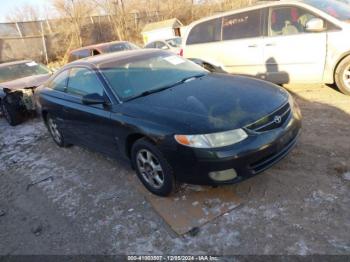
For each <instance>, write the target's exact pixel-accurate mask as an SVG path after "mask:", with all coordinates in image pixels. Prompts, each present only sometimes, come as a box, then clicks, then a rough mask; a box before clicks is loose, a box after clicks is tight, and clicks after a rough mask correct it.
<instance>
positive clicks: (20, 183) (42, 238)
mask: <svg viewBox="0 0 350 262" xmlns="http://www.w3.org/2000/svg"><path fill="white" fill-rule="evenodd" d="M287 89H288V90H289V91H291V92H292V93H293V94H294V95H295V97H296V99H297V101H298V102H299V105H300V106H301V109H302V113H303V117H304V119H303V130H302V134H301V137H300V140H299V142H298V144H297V146H296V148H295V149H294V150H293V151H292V152H291V154H290V155H289V156H288V157H287V158H286V159H284V160H283V161H282V162H280V163H279V164H277V165H276V166H274V167H273V168H271V169H270V170H268V171H266V172H264V173H263V174H261V175H259V176H257V177H254V178H252V179H250V180H248V181H245V182H243V183H241V184H238V185H236V190H237V192H238V195H239V197H240V198H241V200H242V204H241V205H240V206H239V207H238V208H235V209H234V210H233V211H232V212H230V213H227V214H225V215H223V216H221V217H219V218H217V219H215V220H214V221H212V222H211V223H208V224H206V225H205V226H203V227H201V228H200V231H199V233H198V234H196V235H194V236H193V235H190V234H187V235H184V236H181V237H179V236H177V235H175V234H174V233H173V232H172V231H171V230H170V229H169V227H168V226H167V225H165V223H164V222H163V220H162V219H161V218H160V217H159V216H158V214H157V213H156V212H155V211H154V210H153V208H152V207H151V206H150V204H149V203H148V202H147V201H146V200H145V198H144V197H143V196H142V194H140V193H139V191H138V190H137V189H135V188H134V187H133V186H132V185H130V182H129V181H130V180H129V179H128V177H129V176H133V175H134V173H133V171H132V170H131V169H130V168H129V166H128V164H127V163H124V162H118V161H115V160H111V159H107V158H106V157H104V156H102V155H99V154H96V153H93V152H90V151H87V150H85V149H82V148H79V147H72V148H68V149H59V148H57V147H56V146H55V145H54V143H53V141H52V140H51V138H50V137H49V135H48V133H47V131H46V129H45V127H44V126H43V124H42V123H41V122H40V120H39V119H34V120H29V121H27V122H25V123H24V124H22V125H20V126H17V127H14V128H13V127H9V126H8V125H7V124H6V123H5V121H4V119H2V118H0V254H1V255H6V254H177V255H178V254H207V253H209V254H211V255H215V254H216V255H219V254H303V255H305V254H348V255H349V254H350V208H349V207H350V159H349V156H350V124H349V123H350V97H346V96H344V95H342V94H340V93H339V92H338V91H336V90H335V89H332V88H330V87H327V86H320V85H310V86H290V87H287ZM43 179H44V180H43ZM41 180H43V181H41ZM40 181H41V182H40Z"/></svg>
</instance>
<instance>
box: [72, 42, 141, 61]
mask: <svg viewBox="0 0 350 262" xmlns="http://www.w3.org/2000/svg"><path fill="white" fill-rule="evenodd" d="M134 49H140V48H139V47H138V46H136V45H135V44H133V43H130V42H127V41H114V42H108V43H101V44H96V45H89V46H84V47H81V48H78V49H74V50H71V51H69V53H68V62H73V61H75V60H78V59H82V58H86V57H89V56H95V55H100V54H106V53H113V52H120V51H126V50H134Z"/></svg>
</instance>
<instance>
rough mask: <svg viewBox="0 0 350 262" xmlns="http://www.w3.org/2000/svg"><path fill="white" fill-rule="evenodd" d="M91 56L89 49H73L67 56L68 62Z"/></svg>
mask: <svg viewBox="0 0 350 262" xmlns="http://www.w3.org/2000/svg"><path fill="white" fill-rule="evenodd" d="M89 56H91V51H90V49H83V50H78V51H73V52H72V53H71V55H70V57H69V62H72V61H74V60H78V59H82V58H85V57H89Z"/></svg>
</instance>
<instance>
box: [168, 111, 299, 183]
mask: <svg viewBox="0 0 350 262" xmlns="http://www.w3.org/2000/svg"><path fill="white" fill-rule="evenodd" d="M300 129H301V116H300V113H299V110H297V112H293V113H292V114H291V116H290V117H289V119H288V121H286V122H285V124H284V125H283V126H282V127H280V128H276V129H274V130H271V131H268V132H264V133H260V134H250V135H249V137H248V138H247V139H246V140H244V141H242V142H240V143H238V144H235V145H233V146H229V147H225V148H220V149H193V148H188V147H184V146H180V145H179V146H178V149H177V150H176V152H174V151H167V152H163V153H164V155H165V157H166V158H167V159H168V161H169V162H170V165H171V166H172V167H173V170H174V172H175V176H176V178H177V180H179V181H182V182H186V183H191V184H201V185H220V184H234V183H238V182H241V181H243V180H245V179H248V178H250V177H252V176H255V175H257V174H259V173H261V172H263V171H264V170H266V169H268V168H269V167H271V166H273V165H274V164H276V163H277V162H279V161H280V160H282V159H283V158H284V157H286V156H287V155H288V153H289V152H290V151H291V150H292V149H293V147H294V146H295V144H296V142H297V139H298V135H299V132H300ZM232 168H234V169H235V171H236V172H237V177H236V178H234V179H232V180H229V181H224V182H218V181H214V180H212V179H211V178H210V177H209V173H210V172H215V171H223V170H229V169H232Z"/></svg>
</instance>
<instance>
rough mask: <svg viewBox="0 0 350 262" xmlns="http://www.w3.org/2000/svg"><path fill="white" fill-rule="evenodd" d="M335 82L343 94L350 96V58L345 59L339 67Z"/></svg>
mask: <svg viewBox="0 0 350 262" xmlns="http://www.w3.org/2000/svg"><path fill="white" fill-rule="evenodd" d="M335 82H336V84H337V86H338V88H339V90H340V91H341V92H342V93H343V94H345V95H350V56H348V57H346V58H344V59H343V61H341V62H340V64H339V65H338V67H337V70H336V72H335Z"/></svg>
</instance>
